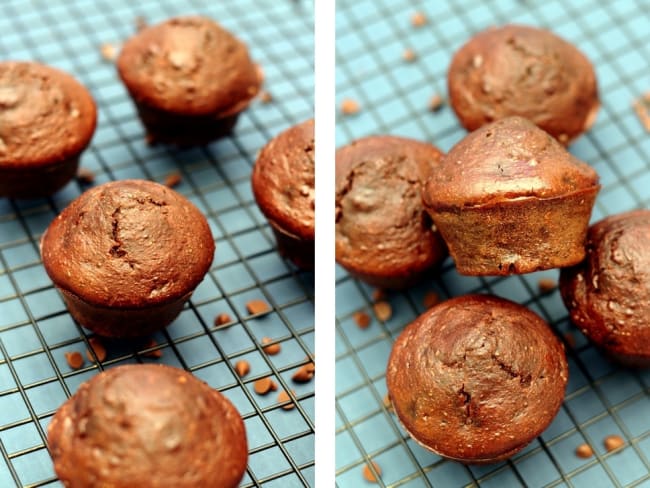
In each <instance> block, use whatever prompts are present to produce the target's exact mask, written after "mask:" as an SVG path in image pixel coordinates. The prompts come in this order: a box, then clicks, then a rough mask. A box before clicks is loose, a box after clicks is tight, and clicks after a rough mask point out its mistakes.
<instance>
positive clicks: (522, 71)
mask: <svg viewBox="0 0 650 488" xmlns="http://www.w3.org/2000/svg"><path fill="white" fill-rule="evenodd" d="M447 82H448V89H449V95H450V98H451V104H452V107H453V109H454V110H455V112H456V114H457V115H458V117H459V118H460V120H461V123H462V124H463V125H464V126H465V128H467V129H468V130H474V129H477V128H478V127H480V126H482V125H483V124H486V123H489V122H492V121H493V120H498V119H501V118H503V117H507V116H509V115H520V116H523V117H526V118H528V119H530V120H531V121H533V122H534V123H535V124H537V125H538V126H539V127H541V128H542V129H544V130H545V131H547V132H549V133H550V134H551V135H553V136H554V137H556V138H558V139H559V140H560V142H562V143H563V144H566V143H568V142H569V141H570V140H571V139H573V138H575V137H576V136H578V135H579V134H581V133H582V132H584V131H586V130H587V129H589V127H591V125H592V124H593V122H594V121H595V118H596V114H597V112H598V108H599V105H600V104H599V102H598V87H597V84H596V75H595V72H594V68H593V66H592V65H591V63H590V62H589V60H588V59H587V58H586V57H585V56H584V54H582V53H581V52H580V51H579V50H578V49H576V48H575V47H574V46H573V45H572V44H570V43H568V42H566V41H565V40H564V39H562V38H560V37H558V36H556V35H555V34H553V33H552V32H549V31H547V30H544V29H538V28H534V27H528V26H521V25H506V26H503V27H498V28H490V29H487V30H485V31H483V32H480V33H478V34H476V35H475V36H474V37H472V38H471V39H470V40H469V42H467V43H466V44H465V45H464V46H462V47H461V48H460V49H459V50H458V51H457V52H456V54H455V55H454V57H453V59H452V61H451V65H450V67H449V72H448V78H447Z"/></svg>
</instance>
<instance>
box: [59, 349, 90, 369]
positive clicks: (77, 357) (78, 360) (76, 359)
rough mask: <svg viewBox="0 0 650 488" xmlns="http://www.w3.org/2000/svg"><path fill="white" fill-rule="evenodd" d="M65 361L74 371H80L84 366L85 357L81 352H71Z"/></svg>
mask: <svg viewBox="0 0 650 488" xmlns="http://www.w3.org/2000/svg"><path fill="white" fill-rule="evenodd" d="M64 356H65V360H66V362H67V363H68V366H70V367H71V368H72V369H79V368H81V367H82V366H83V365H84V362H85V361H84V357H83V356H82V355H81V353H80V352H79V351H70V352H66V353H65V354H64Z"/></svg>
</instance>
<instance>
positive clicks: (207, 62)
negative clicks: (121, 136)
mask: <svg viewBox="0 0 650 488" xmlns="http://www.w3.org/2000/svg"><path fill="white" fill-rule="evenodd" d="M117 68H118V71H119V74H120V77H121V78H122V81H123V82H124V84H125V85H126V88H127V89H128V91H129V93H130V95H131V97H132V98H133V101H134V102H135V105H136V107H137V109H138V113H139V115H140V119H141V120H142V123H143V124H144V126H145V128H146V130H147V134H148V137H149V139H150V140H151V141H152V142H156V141H157V142H165V143H174V144H179V145H192V144H205V143H208V142H210V141H212V140H214V139H217V138H219V137H222V136H225V135H227V134H228V133H230V131H231V130H232V128H233V127H234V126H235V123H236V121H237V117H238V115H239V113H240V112H242V111H243V110H244V109H246V107H248V105H249V103H250V102H251V100H252V99H253V98H254V97H255V95H257V92H258V90H259V87H260V83H261V80H260V77H259V75H258V71H257V67H256V65H255V64H253V62H252V61H251V60H250V58H249V56H248V49H247V48H246V46H245V45H244V43H242V42H241V41H240V40H239V39H237V38H236V37H234V36H233V35H232V34H231V33H230V32H228V31H227V30H225V29H224V28H223V27H221V26H220V25H219V24H217V23H216V22H214V21H213V20H211V19H208V18H206V17H199V16H192V17H175V18H172V19H169V20H167V21H165V22H162V23H160V24H157V25H153V26H150V27H146V28H144V29H142V30H141V31H139V32H138V33H137V34H136V35H134V36H133V37H131V38H130V39H128V40H127V41H126V42H125V43H124V47H123V48H122V51H121V52H120V55H119V58H118V60H117Z"/></svg>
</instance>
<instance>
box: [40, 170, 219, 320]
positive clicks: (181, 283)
mask: <svg viewBox="0 0 650 488" xmlns="http://www.w3.org/2000/svg"><path fill="white" fill-rule="evenodd" d="M214 249H215V246H214V240H213V238H212V234H211V232H210V228H209V226H208V223H207V221H206V219H205V217H204V216H203V214H202V213H201V212H200V211H199V210H198V209H197V208H196V207H195V206H194V205H193V204H192V203H191V202H190V201H189V200H187V199H186V198H185V197H183V196H182V195H180V194H179V193H177V192H175V191H173V190H171V189H169V188H167V187H165V186H163V185H160V184H158V183H154V182H151V181H145V180H122V181H115V182H110V183H105V184H103V185H100V186H97V187H95V188H92V189H90V190H88V191H86V192H85V193H83V194H82V195H81V196H80V197H79V198H77V199H76V200H74V201H73V202H72V203H71V204H70V205H69V206H68V207H66V208H65V209H64V210H63V212H61V213H60V214H59V215H58V216H57V217H56V218H55V219H54V221H53V222H52V223H51V224H50V226H49V227H48V229H47V231H46V233H45V234H44V235H43V238H42V242H41V254H42V258H43V264H44V266H45V270H46V271H47V273H48V275H49V276H50V278H51V279H52V281H53V282H54V284H55V285H57V286H58V287H59V288H62V289H63V290H65V291H67V292H70V293H72V294H74V295H76V296H78V297H79V298H81V299H82V300H84V301H86V302H88V303H91V304H94V305H98V306H107V307H123V308H145V307H148V306H152V305H157V304H161V303H165V302H167V301H171V300H175V299H178V298H180V297H182V296H184V295H186V294H188V293H189V292H191V291H192V290H193V289H194V288H195V287H196V286H197V285H198V284H199V283H200V281H201V280H202V279H203V277H204V275H205V273H206V272H207V271H208V269H209V268H210V264H211V263H212V258H213V255H214Z"/></svg>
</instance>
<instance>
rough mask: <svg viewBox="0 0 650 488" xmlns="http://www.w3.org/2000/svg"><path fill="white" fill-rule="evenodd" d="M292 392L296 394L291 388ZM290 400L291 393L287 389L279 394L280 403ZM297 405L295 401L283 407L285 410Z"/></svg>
mask: <svg viewBox="0 0 650 488" xmlns="http://www.w3.org/2000/svg"><path fill="white" fill-rule="evenodd" d="M291 393H293V396H296V392H295V391H293V390H291ZM290 400H291V397H290V396H289V394H288V393H287V392H286V391H284V390H282V391H281V392H280V393H279V394H278V403H284V402H288V401H290ZM295 407H296V405H295V404H294V403H293V401H292V402H291V403H287V404H286V405H283V406H282V408H283V409H284V410H291V409H293V408H295Z"/></svg>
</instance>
